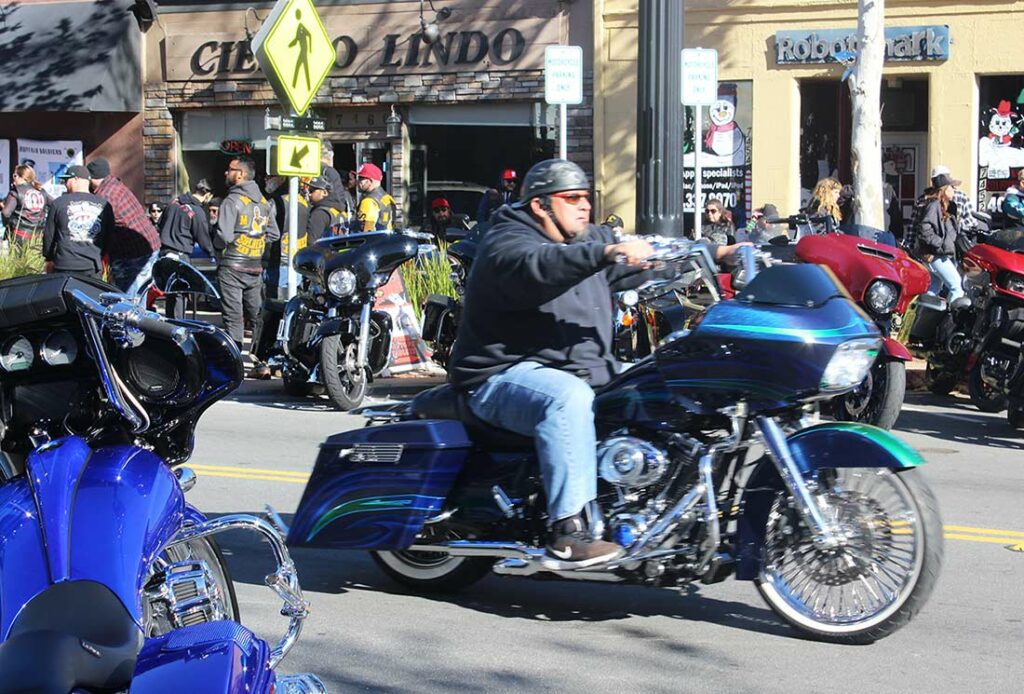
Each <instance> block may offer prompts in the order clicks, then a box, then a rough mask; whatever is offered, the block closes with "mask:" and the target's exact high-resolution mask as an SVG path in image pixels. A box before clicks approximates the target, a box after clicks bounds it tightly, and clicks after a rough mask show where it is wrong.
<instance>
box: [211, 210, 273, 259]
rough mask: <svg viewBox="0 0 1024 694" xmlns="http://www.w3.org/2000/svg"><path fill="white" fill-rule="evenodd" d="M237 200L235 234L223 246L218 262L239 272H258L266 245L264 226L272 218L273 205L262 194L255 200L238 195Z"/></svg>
mask: <svg viewBox="0 0 1024 694" xmlns="http://www.w3.org/2000/svg"><path fill="white" fill-rule="evenodd" d="M237 204H238V216H237V217H236V218H235V228H234V234H235V238H234V240H233V241H232V242H231V243H230V244H228V246H227V247H226V248H225V249H224V253H223V254H222V255H221V262H222V263H224V264H225V265H226V266H228V267H231V268H234V269H237V270H241V271H242V272H249V273H252V274H259V273H261V272H263V251H264V250H266V247H267V232H266V230H265V228H266V225H267V224H268V223H270V221H271V217H272V215H273V214H274V209H273V207H272V206H271V204H270V203H269V202H267V199H266V198H264V197H263V196H260V200H259V202H256V201H255V200H253V199H252V198H250V197H249V196H247V195H239V196H238V198H237Z"/></svg>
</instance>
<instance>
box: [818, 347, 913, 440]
mask: <svg viewBox="0 0 1024 694" xmlns="http://www.w3.org/2000/svg"><path fill="white" fill-rule="evenodd" d="M906 393H907V367H906V366H905V365H904V364H903V362H902V361H899V360H898V359H885V360H882V359H879V361H878V362H877V363H876V364H875V365H874V366H873V367H871V371H870V372H869V373H868V376H867V378H865V379H864V382H863V383H861V384H860V386H859V387H858V388H857V390H855V391H853V392H851V393H846V394H845V395H840V396H839V397H837V398H836V399H835V400H833V401H832V403H833V404H832V414H833V416H834V417H835V418H836V419H838V420H840V421H843V422H863V423H864V424H873V425H875V426H877V427H882V428H883V429H892V427H893V425H895V424H896V420H897V419H899V416H900V410H902V409H903V397H904V396H905V395H906Z"/></svg>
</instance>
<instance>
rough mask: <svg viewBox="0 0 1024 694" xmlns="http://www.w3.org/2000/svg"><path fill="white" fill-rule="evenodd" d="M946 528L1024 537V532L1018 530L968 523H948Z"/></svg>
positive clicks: (972, 532) (955, 530) (979, 533)
mask: <svg viewBox="0 0 1024 694" xmlns="http://www.w3.org/2000/svg"><path fill="white" fill-rule="evenodd" d="M945 528H946V530H952V531H953V532H960V533H970V534H972V535H1008V536H1012V537H1024V533H1022V532H1017V531H1016V530H995V529H992V528H970V527H968V526H966V525H947V526H945Z"/></svg>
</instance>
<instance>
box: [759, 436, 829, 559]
mask: <svg viewBox="0 0 1024 694" xmlns="http://www.w3.org/2000/svg"><path fill="white" fill-rule="evenodd" d="M757 426H758V429H759V430H760V432H761V435H762V436H763V437H764V443H765V449H766V450H767V452H768V457H769V458H771V459H772V462H774V463H775V468H776V469H777V470H778V471H779V476H781V477H782V481H783V482H784V483H785V484H786V487H788V488H789V491H790V492H791V493H792V495H793V500H794V501H795V502H796V508H797V511H798V512H799V513H800V516H801V518H803V520H804V522H805V523H807V525H808V526H809V527H810V528H811V530H812V531H813V536H814V538H813V539H814V544H815V545H817V546H818V547H821V548H825V549H831V548H835V547H838V546H839V545H840V544H841V540H840V534H839V530H838V528H836V526H835V525H834V524H832V523H831V522H830V521H829V520H828V519H826V518H825V516H824V514H823V513H822V512H821V507H820V506H819V505H818V502H817V501H816V500H815V498H814V495H813V494H812V493H811V490H810V489H809V488H808V486H807V482H806V481H805V480H804V476H803V473H802V472H801V470H800V466H799V465H797V462H796V460H794V459H793V454H792V453H791V452H790V450H789V444H788V443H787V442H786V434H785V433H784V432H783V431H782V427H780V426H779V425H778V423H776V421H775V420H774V419H772V418H771V417H758V418H757Z"/></svg>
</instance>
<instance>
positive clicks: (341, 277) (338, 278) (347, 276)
mask: <svg viewBox="0 0 1024 694" xmlns="http://www.w3.org/2000/svg"><path fill="white" fill-rule="evenodd" d="M327 288H328V289H329V290H330V292H331V294H334V296H336V297H338V298H339V299H344V298H345V297H346V296H348V295H349V294H351V293H352V292H354V291H355V290H356V276H355V273H353V272H352V271H351V270H349V269H348V268H344V267H343V268H341V269H340V270H335V271H334V272H332V273H331V276H330V277H328V278H327Z"/></svg>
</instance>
